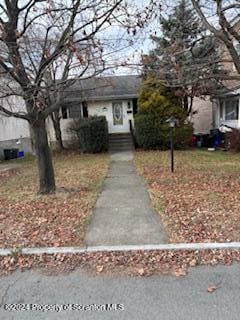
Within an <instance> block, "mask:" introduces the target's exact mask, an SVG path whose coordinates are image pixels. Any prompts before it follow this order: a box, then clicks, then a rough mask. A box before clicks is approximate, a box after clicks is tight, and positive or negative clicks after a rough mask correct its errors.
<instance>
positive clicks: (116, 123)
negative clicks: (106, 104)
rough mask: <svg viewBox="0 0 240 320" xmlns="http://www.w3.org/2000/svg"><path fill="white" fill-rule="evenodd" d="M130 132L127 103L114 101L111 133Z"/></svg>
mask: <svg viewBox="0 0 240 320" xmlns="http://www.w3.org/2000/svg"><path fill="white" fill-rule="evenodd" d="M121 132H129V123H128V117H127V110H126V106H125V104H123V103H122V102H113V103H112V125H111V126H110V133H121Z"/></svg>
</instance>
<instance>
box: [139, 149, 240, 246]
mask: <svg viewBox="0 0 240 320" xmlns="http://www.w3.org/2000/svg"><path fill="white" fill-rule="evenodd" d="M135 164H136V166H137V170H138V172H139V173H140V174H141V175H143V176H144V178H145V179H146V181H147V183H148V187H149V191H150V196H151V199H152V201H153V204H154V207H155V208H156V210H157V211H158V212H159V214H160V215H161V218H162V221H163V224H164V226H165V230H166V232H167V234H168V237H169V242H173V243H177V242H216V241H217V242H228V241H240V201H239V200H240V155H239V154H232V153H226V152H221V151H218V152H211V151H202V150H195V151H189V150H188V151H176V152H175V173H174V174H172V173H171V172H170V157H169V152H159V151H150V152H144V151H141V152H137V153H136V157H135Z"/></svg>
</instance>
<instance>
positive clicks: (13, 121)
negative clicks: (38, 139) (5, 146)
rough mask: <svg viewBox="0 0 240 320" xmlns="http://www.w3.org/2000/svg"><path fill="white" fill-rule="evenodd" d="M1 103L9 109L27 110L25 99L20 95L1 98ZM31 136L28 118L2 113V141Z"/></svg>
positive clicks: (0, 124)
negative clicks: (8, 115)
mask: <svg viewBox="0 0 240 320" xmlns="http://www.w3.org/2000/svg"><path fill="white" fill-rule="evenodd" d="M0 103H1V104H2V105H3V106H4V107H6V108H7V109H9V110H12V111H19V110H22V111H24V110H25V106H24V101H23V100H22V99H21V98H19V97H11V98H8V101H7V100H6V99H1V101H0ZM19 138H30V130H29V125H28V122H27V121H26V120H22V119H17V118H14V117H6V116H4V115H0V141H6V140H13V139H19Z"/></svg>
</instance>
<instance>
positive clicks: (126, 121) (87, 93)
mask: <svg viewBox="0 0 240 320" xmlns="http://www.w3.org/2000/svg"><path fill="white" fill-rule="evenodd" d="M140 85H141V78H140V77H139V76H135V75H126V76H111V77H99V78H89V79H87V80H84V81H81V80H78V81H75V82H74V84H73V85H72V86H71V87H69V88H68V89H67V91H66V97H65V101H64V103H63V106H62V108H61V120H60V126H61V132H62V139H63V142H64V143H65V145H66V144H69V143H71V139H72V134H71V132H70V131H69V126H71V123H72V122H73V121H74V119H77V118H81V117H89V116H94V115H97V116H100V115H101V116H105V117H106V120H107V122H108V131H109V133H110V134H114V133H129V132H130V121H131V122H132V124H133V123H134V114H136V112H137V97H138V92H139V89H140ZM48 136H49V141H50V144H51V145H52V146H54V142H55V133H54V130H53V125H52V123H51V120H50V119H49V122H48Z"/></svg>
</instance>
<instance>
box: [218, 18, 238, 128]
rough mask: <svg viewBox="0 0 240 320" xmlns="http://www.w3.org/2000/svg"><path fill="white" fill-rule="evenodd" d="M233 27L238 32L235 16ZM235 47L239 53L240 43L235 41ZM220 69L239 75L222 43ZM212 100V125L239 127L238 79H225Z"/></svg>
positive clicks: (232, 74)
mask: <svg viewBox="0 0 240 320" xmlns="http://www.w3.org/2000/svg"><path fill="white" fill-rule="evenodd" d="M232 24H233V26H234V29H235V30H236V31H237V32H238V33H239V32H240V19H239V16H237V18H236V20H234V21H233V22H232ZM235 48H236V49H237V51H238V53H239V55H240V43H239V42H235ZM221 51H222V58H223V63H222V66H221V67H222V69H224V70H226V71H227V72H228V74H229V75H231V76H234V75H235V76H240V75H239V74H238V73H237V71H236V68H235V66H234V64H233V62H232V59H231V57H230V54H229V52H228V50H227V48H226V47H225V46H224V45H223V44H222V45H221ZM212 101H213V127H214V128H216V129H217V128H219V127H221V126H222V125H225V126H228V127H232V128H240V84H239V80H226V81H223V82H222V88H221V90H219V92H218V93H217V94H216V95H215V96H213V97H212Z"/></svg>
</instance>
